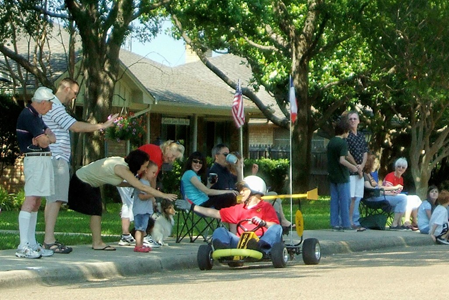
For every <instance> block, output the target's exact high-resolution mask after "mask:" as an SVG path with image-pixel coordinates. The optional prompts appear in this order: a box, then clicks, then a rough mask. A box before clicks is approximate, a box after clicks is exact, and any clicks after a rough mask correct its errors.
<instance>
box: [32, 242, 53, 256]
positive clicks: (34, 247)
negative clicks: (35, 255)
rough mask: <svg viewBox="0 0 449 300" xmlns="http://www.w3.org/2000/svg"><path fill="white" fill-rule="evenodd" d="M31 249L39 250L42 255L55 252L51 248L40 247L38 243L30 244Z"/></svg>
mask: <svg viewBox="0 0 449 300" xmlns="http://www.w3.org/2000/svg"><path fill="white" fill-rule="evenodd" d="M31 249H33V250H34V251H37V252H39V253H40V254H41V255H42V257H50V256H53V254H55V253H54V252H53V250H50V249H45V248H42V245H41V244H39V243H37V244H36V245H34V246H31Z"/></svg>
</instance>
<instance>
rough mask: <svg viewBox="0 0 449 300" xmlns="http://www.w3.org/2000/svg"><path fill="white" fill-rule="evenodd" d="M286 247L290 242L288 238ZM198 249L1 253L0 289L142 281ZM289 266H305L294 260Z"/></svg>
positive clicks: (413, 236) (327, 245)
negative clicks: (30, 255)
mask: <svg viewBox="0 0 449 300" xmlns="http://www.w3.org/2000/svg"><path fill="white" fill-rule="evenodd" d="M306 235H310V236H315V237H316V238H318V240H319V241H320V245H321V256H322V257H326V256H332V255H335V254H347V253H353V252H365V251H373V250H380V249H386V248H395V247H402V248H404V247H415V246H424V245H431V244H433V243H432V240H431V238H430V237H429V236H428V235H423V234H418V233H392V234H389V233H387V232H384V233H382V232H376V231H369V232H368V231H367V232H365V233H355V232H353V233H335V232H331V231H325V230H322V231H317V232H313V231H308V232H307V234H306ZM286 242H287V243H288V239H287V238H286ZM200 244H201V243H196V244H195V243H180V244H175V243H173V244H171V246H170V247H166V248H165V247H163V248H159V249H155V250H153V251H152V252H150V254H143V255H139V254H137V255H136V253H134V252H133V251H132V246H126V247H118V248H117V251H114V252H105V251H98V252H97V251H92V250H91V247H90V246H89V245H81V246H75V247H74V252H73V253H71V254H55V256H53V257H51V258H41V259H37V260H24V259H18V258H15V257H14V252H15V250H2V251H0V260H1V261H2V266H1V267H0V289H1V288H18V287H21V286H23V282H24V281H26V282H27V284H41V285H63V284H70V283H72V284H73V283H77V282H78V283H80V282H89V281H100V280H108V279H115V278H124V277H128V276H129V277H131V276H139V275H145V274H149V273H155V272H165V271H177V270H186V269H197V268H198V266H197V262H196V255H197V251H198V247H199V245H200ZM292 264H303V261H302V257H295V259H294V260H293V262H292Z"/></svg>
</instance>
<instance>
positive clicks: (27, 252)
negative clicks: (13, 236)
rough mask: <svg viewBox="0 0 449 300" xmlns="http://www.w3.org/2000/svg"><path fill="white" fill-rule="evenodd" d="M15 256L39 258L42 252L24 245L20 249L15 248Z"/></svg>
mask: <svg viewBox="0 0 449 300" xmlns="http://www.w3.org/2000/svg"><path fill="white" fill-rule="evenodd" d="M16 256H17V257H20V258H41V257H42V254H40V253H39V252H38V251H36V250H33V249H32V248H31V247H30V246H25V247H22V248H21V249H17V251H16Z"/></svg>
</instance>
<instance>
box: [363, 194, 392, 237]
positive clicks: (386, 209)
mask: <svg viewBox="0 0 449 300" xmlns="http://www.w3.org/2000/svg"><path fill="white" fill-rule="evenodd" d="M381 190H382V189H365V192H364V195H365V196H364V197H363V198H362V200H361V201H360V208H359V209H360V225H362V226H363V227H366V228H370V229H380V230H384V229H385V227H386V225H387V224H389V225H390V223H391V220H392V219H393V216H394V211H393V207H392V206H391V205H390V203H389V202H388V201H387V199H386V198H385V195H384V200H382V201H373V200H370V198H373V197H380V196H381V194H382V193H381Z"/></svg>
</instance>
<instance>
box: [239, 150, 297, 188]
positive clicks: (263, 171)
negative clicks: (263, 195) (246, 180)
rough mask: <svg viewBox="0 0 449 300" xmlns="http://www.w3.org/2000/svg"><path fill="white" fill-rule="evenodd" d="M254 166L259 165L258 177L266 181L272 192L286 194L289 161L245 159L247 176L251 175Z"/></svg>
mask: <svg viewBox="0 0 449 300" xmlns="http://www.w3.org/2000/svg"><path fill="white" fill-rule="evenodd" d="M253 164H258V165H259V172H258V173H257V175H258V176H260V177H261V178H262V179H263V180H265V183H266V184H267V187H268V188H270V190H272V191H276V192H278V193H286V182H287V179H288V177H287V176H288V171H289V165H290V164H289V160H288V159H282V158H281V159H267V158H261V159H245V167H244V174H245V175H250V174H251V168H252V166H253Z"/></svg>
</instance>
